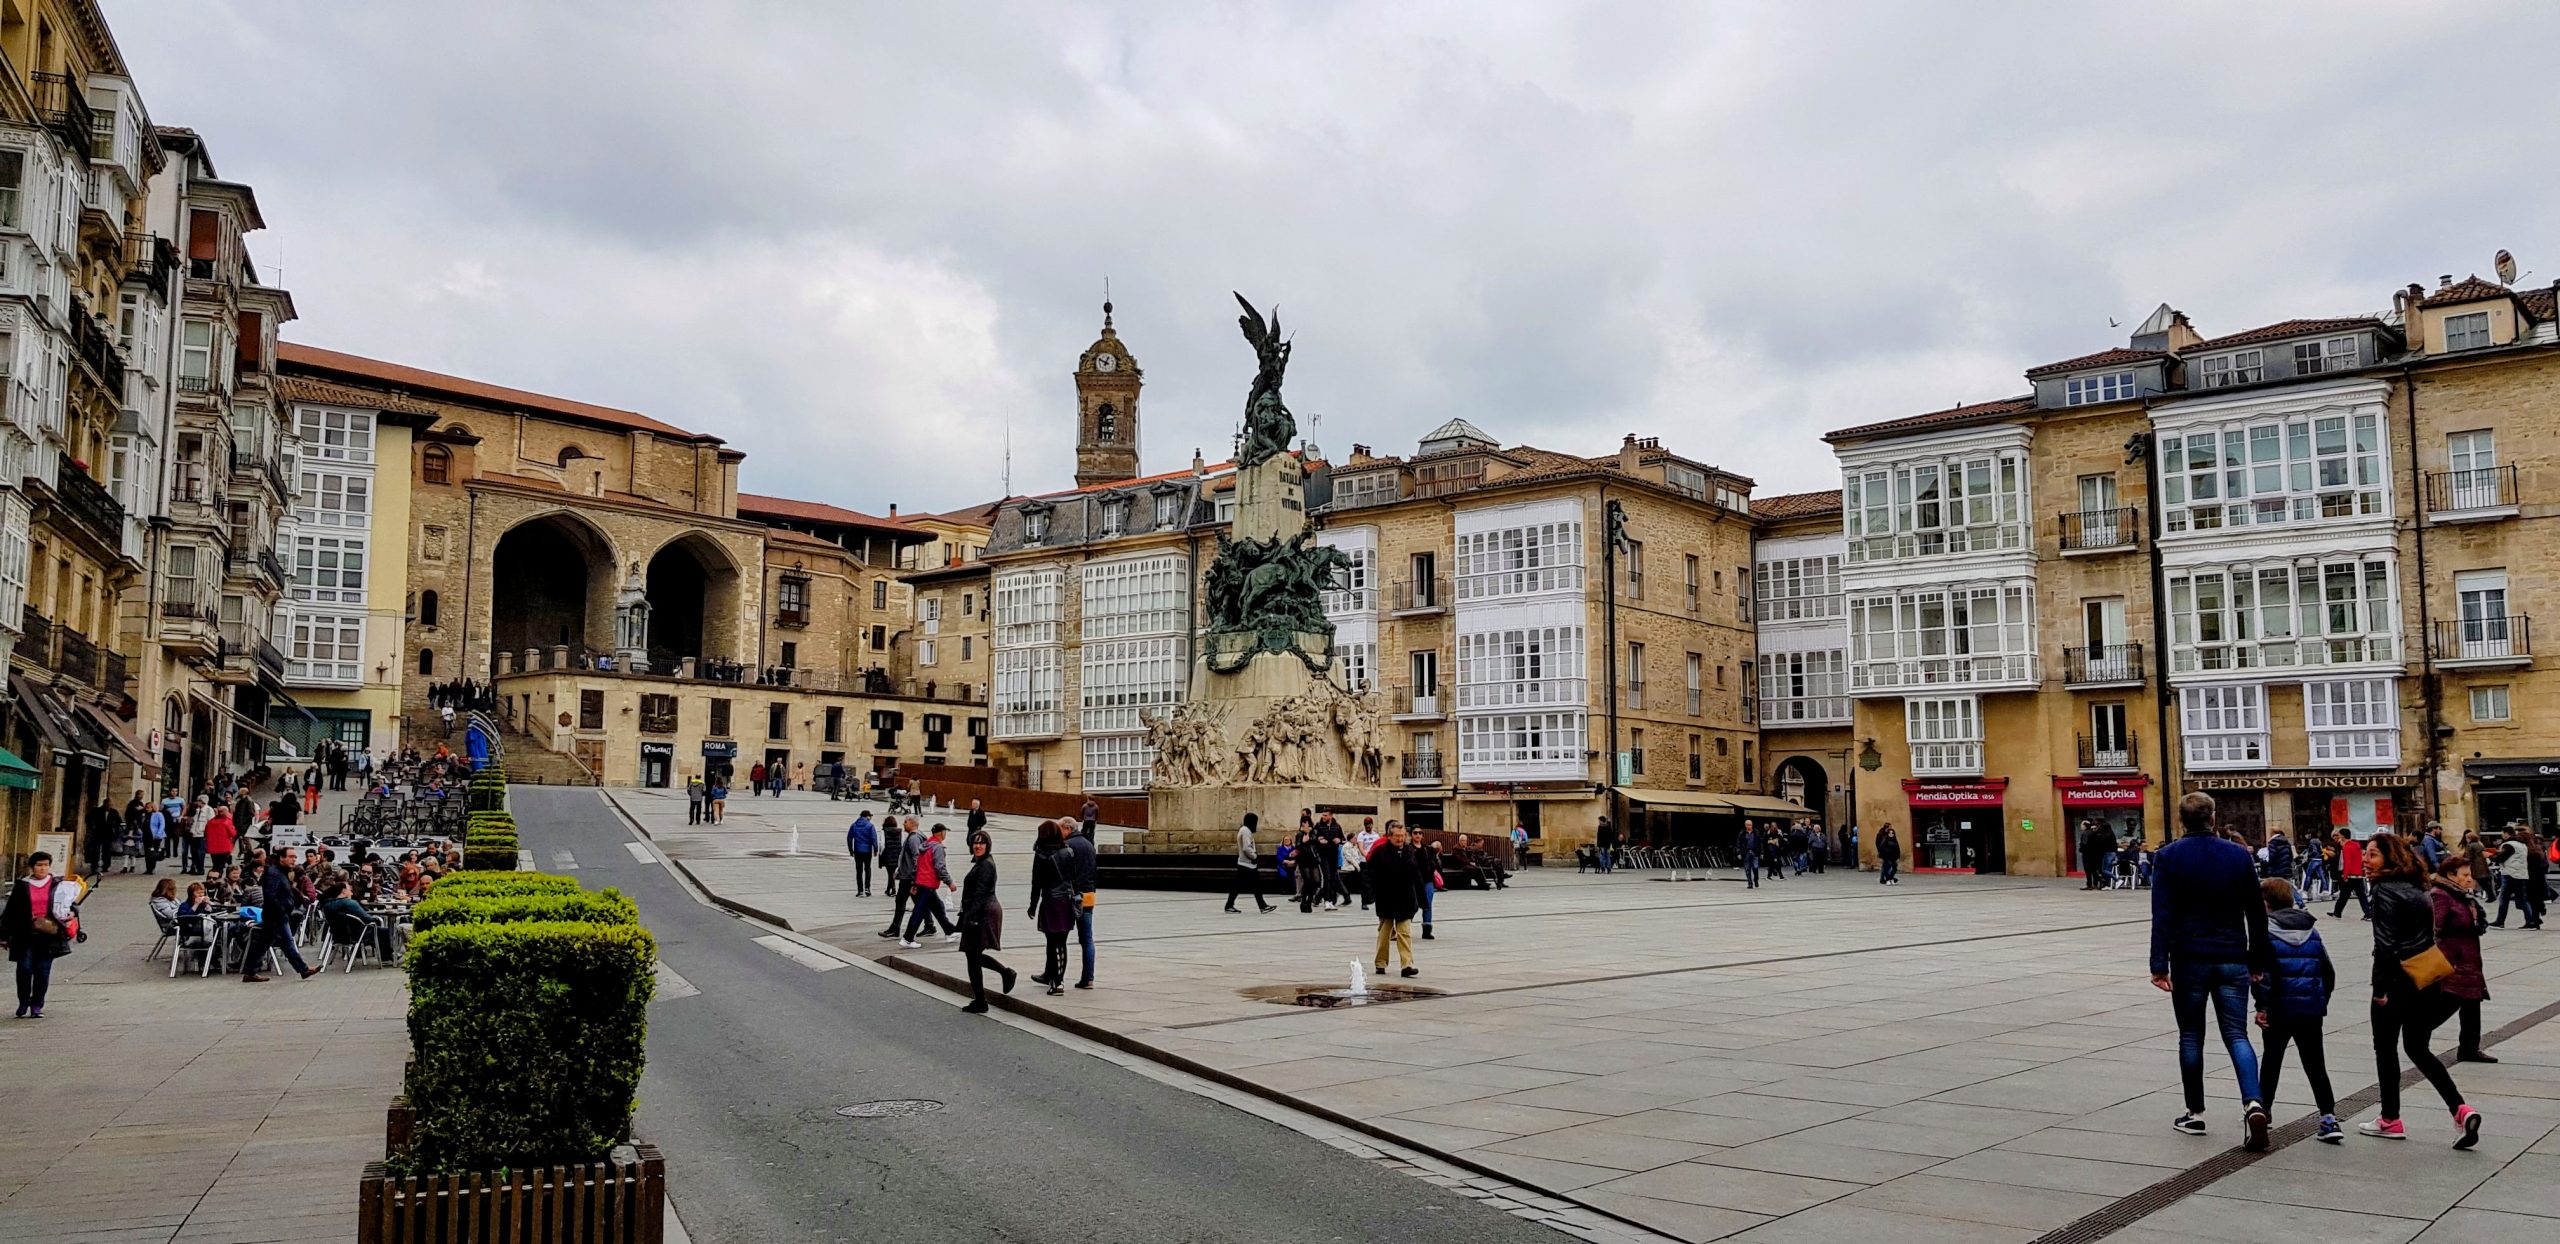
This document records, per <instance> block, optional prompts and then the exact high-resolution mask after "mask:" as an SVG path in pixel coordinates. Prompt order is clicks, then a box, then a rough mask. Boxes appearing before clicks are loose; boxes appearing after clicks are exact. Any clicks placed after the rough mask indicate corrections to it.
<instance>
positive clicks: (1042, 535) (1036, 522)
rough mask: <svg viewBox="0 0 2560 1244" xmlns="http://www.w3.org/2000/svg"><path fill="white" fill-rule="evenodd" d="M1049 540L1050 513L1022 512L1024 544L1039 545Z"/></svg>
mask: <svg viewBox="0 0 2560 1244" xmlns="http://www.w3.org/2000/svg"><path fill="white" fill-rule="evenodd" d="M1048 538H1049V511H1047V510H1024V511H1023V512H1022V542H1023V543H1024V544H1038V543H1040V542H1041V541H1043V540H1046V539H1048Z"/></svg>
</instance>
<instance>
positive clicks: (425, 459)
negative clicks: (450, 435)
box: [418, 445, 453, 484]
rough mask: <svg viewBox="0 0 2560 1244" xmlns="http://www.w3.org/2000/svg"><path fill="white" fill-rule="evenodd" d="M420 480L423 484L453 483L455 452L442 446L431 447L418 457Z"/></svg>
mask: <svg viewBox="0 0 2560 1244" xmlns="http://www.w3.org/2000/svg"><path fill="white" fill-rule="evenodd" d="M418 478H419V480H420V482H422V483H428V484H450V483H452V482H453V451H452V450H449V449H446V448H445V447H444V446H442V445H429V446H427V448H426V452H424V453H422V454H420V455H419V457H418Z"/></svg>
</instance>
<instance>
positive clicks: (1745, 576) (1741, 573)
mask: <svg viewBox="0 0 2560 1244" xmlns="http://www.w3.org/2000/svg"><path fill="white" fill-rule="evenodd" d="M1733 590H1734V593H1735V603H1737V604H1739V605H1741V606H1742V620H1743V621H1745V622H1748V621H1750V620H1751V567H1749V566H1736V567H1734V568H1733Z"/></svg>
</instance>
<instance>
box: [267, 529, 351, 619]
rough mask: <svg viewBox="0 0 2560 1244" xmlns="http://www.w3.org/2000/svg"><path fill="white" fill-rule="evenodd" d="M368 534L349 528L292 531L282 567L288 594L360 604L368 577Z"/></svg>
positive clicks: (323, 601)
mask: <svg viewBox="0 0 2560 1244" xmlns="http://www.w3.org/2000/svg"><path fill="white" fill-rule="evenodd" d="M371 543H372V540H371V537H370V536H367V535H365V534H364V533H361V532H350V531H296V532H294V533H293V541H292V557H293V561H292V562H291V564H290V565H288V566H287V567H286V572H287V575H288V578H287V583H288V585H289V589H290V590H289V594H290V595H291V596H292V598H293V599H295V600H297V601H305V602H310V603H314V604H333V605H361V604H363V603H365V585H366V583H367V582H368V581H369V579H370V577H371V571H372V563H371V558H370V553H371V548H370V545H371Z"/></svg>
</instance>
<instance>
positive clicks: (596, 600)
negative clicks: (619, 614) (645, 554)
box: [489, 511, 620, 653]
mask: <svg viewBox="0 0 2560 1244" xmlns="http://www.w3.org/2000/svg"><path fill="white" fill-rule="evenodd" d="M619 581H620V576H619V575H617V574H616V573H615V571H614V549H613V542H612V541H611V540H609V539H607V538H606V537H605V534H604V533H603V532H602V531H599V530H597V529H596V527H595V526H594V525H593V524H591V523H589V522H587V521H586V520H585V519H582V518H580V517H578V516H576V515H574V514H570V513H567V512H565V511H554V512H552V513H549V514H545V515H542V516H541V517H539V518H531V519H527V520H525V521H524V522H521V523H518V524H516V525H515V526H513V527H511V528H508V529H507V532H506V534H505V535H502V536H500V537H498V543H497V545H496V547H495V549H494V551H493V552H492V554H491V556H490V617H489V642H490V646H491V648H492V650H493V651H495V652H522V651H524V650H525V649H527V648H539V649H543V650H546V651H547V650H549V649H551V648H554V647H557V646H561V645H566V646H567V647H568V648H569V649H570V651H571V652H572V653H575V652H577V651H580V650H582V649H583V650H589V651H597V652H607V651H611V650H612V647H613V594H614V590H615V588H616V586H617V585H618V584H619Z"/></svg>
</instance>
